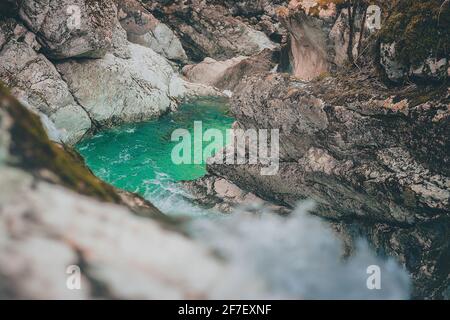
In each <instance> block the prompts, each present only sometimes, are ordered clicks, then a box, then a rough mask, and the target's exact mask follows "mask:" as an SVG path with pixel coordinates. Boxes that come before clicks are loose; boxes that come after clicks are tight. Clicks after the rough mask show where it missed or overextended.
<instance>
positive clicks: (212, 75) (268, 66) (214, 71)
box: [183, 49, 280, 95]
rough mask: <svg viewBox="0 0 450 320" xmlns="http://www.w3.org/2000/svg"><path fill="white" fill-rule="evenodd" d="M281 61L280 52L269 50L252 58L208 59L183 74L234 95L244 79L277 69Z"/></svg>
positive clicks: (188, 68) (190, 79)
mask: <svg viewBox="0 0 450 320" xmlns="http://www.w3.org/2000/svg"><path fill="white" fill-rule="evenodd" d="M279 59H280V56H279V51H277V50H275V51H272V50H269V49H265V50H263V51H261V52H260V53H258V54H256V55H254V56H251V57H235V58H232V59H229V60H225V61H216V60H214V59H211V58H206V59H205V60H203V62H201V63H199V64H196V65H187V66H185V67H184V68H183V74H184V75H185V76H186V78H187V79H188V80H189V81H191V82H196V83H205V84H207V85H211V86H214V87H217V88H218V89H220V90H225V91H224V92H227V91H229V92H230V93H231V95H232V91H233V90H234V88H235V87H236V86H237V85H238V84H239V83H240V81H241V80H242V79H243V78H245V77H247V76H254V75H255V74H258V73H265V72H268V71H271V70H274V69H276V67H277V62H278V61H279Z"/></svg>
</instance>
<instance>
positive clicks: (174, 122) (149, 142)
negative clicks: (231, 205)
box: [76, 102, 234, 212]
mask: <svg viewBox="0 0 450 320" xmlns="http://www.w3.org/2000/svg"><path fill="white" fill-rule="evenodd" d="M227 112H228V108H227V106H226V105H225V104H223V103H212V102H210V103H197V104H185V105H182V106H181V107H180V109H179V110H178V111H177V112H173V113H170V114H167V115H165V116H163V117H161V118H160V119H157V120H153V121H148V122H145V123H140V124H133V125H124V126H121V127H118V128H115V129H111V130H107V131H102V132H100V133H98V134H96V135H94V136H92V137H90V138H88V139H85V140H83V141H81V142H80V143H78V144H77V145H76V148H77V150H78V151H79V152H80V154H81V155H82V156H83V157H84V159H85V161H86V164H87V165H88V166H89V167H90V168H91V170H92V171H93V172H94V173H95V174H96V175H97V176H98V177H99V178H100V179H102V180H104V181H106V182H108V183H110V184H112V185H114V186H116V187H118V188H121V189H125V190H128V191H131V192H136V193H139V194H141V195H142V196H144V197H145V198H147V199H148V200H150V201H152V202H153V203H154V204H155V205H156V206H158V207H159V208H160V209H161V210H163V211H165V212H172V211H179V209H180V207H184V206H186V205H187V204H186V203H184V202H183V200H182V198H184V197H185V196H186V195H184V194H183V191H182V190H181V189H180V188H179V186H178V184H177V182H178V181H181V180H193V179H197V178H200V177H202V176H203V175H205V173H206V164H205V163H204V161H203V162H202V163H201V164H181V165H175V164H174V163H173V162H172V159H171V153H172V149H173V147H174V146H175V145H177V144H178V142H176V141H175V142H174V141H171V136H172V132H173V131H174V130H176V129H187V130H188V131H189V132H190V133H191V134H193V130H194V121H202V126H203V132H204V131H206V130H207V129H211V128H214V129H219V130H221V131H222V132H223V133H225V131H226V129H229V128H231V125H232V123H233V121H234V120H233V118H232V117H230V116H229V115H228V113H227ZM204 147H205V145H204V146H203V148H204ZM200 148H201V146H200ZM194 152H196V153H198V152H202V150H194ZM179 202H180V203H179ZM177 203H179V205H176V204H177ZM183 209H186V208H183ZM191 209H192V208H191Z"/></svg>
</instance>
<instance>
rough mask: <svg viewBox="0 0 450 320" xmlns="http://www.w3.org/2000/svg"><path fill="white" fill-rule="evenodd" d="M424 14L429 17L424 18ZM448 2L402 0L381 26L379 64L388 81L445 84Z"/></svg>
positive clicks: (449, 21) (449, 25)
mask: <svg viewBox="0 0 450 320" xmlns="http://www.w3.org/2000/svg"><path fill="white" fill-rule="evenodd" d="M425 12H427V13H428V14H424V13H425ZM449 30H450V2H448V1H440V0H430V1H413V0H401V1H398V2H397V3H396V6H394V8H393V10H392V13H391V15H390V16H389V18H388V19H387V20H386V22H385V23H384V24H383V28H382V30H381V35H380V47H379V50H380V61H381V64H382V66H383V68H384V71H385V73H386V76H387V78H388V79H389V80H391V81H394V82H397V83H399V82H400V83H401V82H404V81H406V80H412V81H419V82H424V81H437V82H443V81H445V80H446V79H447V78H448V76H449V74H448V68H449V60H450V59H449V55H448V48H447V46H446V45H442V44H444V43H449V42H450V31H449Z"/></svg>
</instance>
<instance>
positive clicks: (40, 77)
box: [0, 20, 91, 144]
mask: <svg viewBox="0 0 450 320" xmlns="http://www.w3.org/2000/svg"><path fill="white" fill-rule="evenodd" d="M0 24H1V25H0V34H1V35H2V36H0V38H3V39H4V41H3V42H4V43H3V45H2V46H0V47H1V48H2V49H1V51H0V59H1V60H2V64H1V65H0V79H1V80H2V81H4V82H5V83H6V85H8V86H9V87H10V88H11V89H12V92H13V94H14V95H15V96H17V97H18V98H19V99H20V100H21V101H22V102H23V103H24V104H25V105H26V106H28V107H29V108H30V109H32V110H33V111H35V112H37V113H39V114H41V115H45V116H46V117H47V118H48V119H49V120H50V121H51V122H52V123H53V124H54V127H55V128H56V131H55V133H54V134H53V135H52V137H53V138H54V139H55V140H57V141H62V142H64V143H68V144H72V143H74V142H76V141H78V140H79V139H80V138H81V137H82V136H83V135H84V134H85V133H86V132H87V130H88V129H89V128H90V127H91V121H90V119H89V117H88V115H87V114H86V112H85V111H84V110H83V108H82V107H81V106H80V105H79V104H78V103H77V102H76V101H75V100H74V98H73V96H72V94H71V93H70V91H69V88H68V87H67V85H66V83H65V82H64V81H63V80H62V79H61V76H60V75H59V73H58V71H57V70H56V68H55V67H54V65H53V64H52V63H51V62H50V61H49V60H48V59H47V58H46V57H45V56H44V55H42V54H39V53H37V52H36V51H35V50H38V49H39V48H40V45H39V44H38V43H37V42H36V40H35V36H34V34H33V33H31V32H29V31H27V29H26V28H25V27H24V26H22V25H20V24H17V23H16V22H15V21H13V20H8V21H6V22H2V23H0Z"/></svg>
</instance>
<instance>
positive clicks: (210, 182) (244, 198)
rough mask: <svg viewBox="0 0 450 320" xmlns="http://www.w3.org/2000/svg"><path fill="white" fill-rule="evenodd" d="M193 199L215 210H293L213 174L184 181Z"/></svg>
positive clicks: (285, 212) (284, 212)
mask: <svg viewBox="0 0 450 320" xmlns="http://www.w3.org/2000/svg"><path fill="white" fill-rule="evenodd" d="M183 187H184V188H185V189H186V190H187V191H188V192H189V195H190V196H191V197H192V198H190V200H191V201H193V202H195V203H196V204H198V205H200V206H202V207H204V208H206V209H209V210H213V211H218V212H221V213H232V212H235V211H236V210H243V211H245V212H253V213H261V212H268V211H269V212H273V213H278V214H283V215H284V214H288V213H289V212H290V211H291V210H290V209H288V208H286V207H283V206H277V205H274V204H272V203H270V202H267V201H264V200H263V199H261V198H260V197H258V196H256V195H255V194H253V193H252V192H246V191H244V190H242V189H241V188H239V187H238V186H236V185H235V184H234V183H232V182H230V181H228V180H226V179H223V178H220V177H215V176H213V175H206V176H205V177H202V178H201V179H197V180H195V181H185V182H183Z"/></svg>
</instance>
